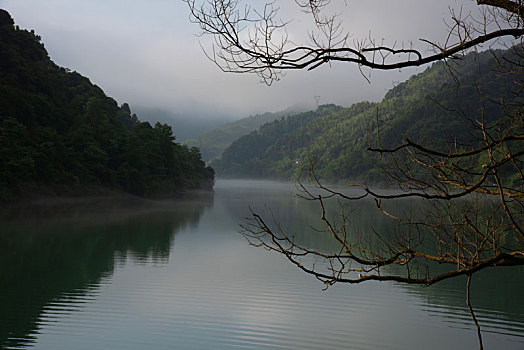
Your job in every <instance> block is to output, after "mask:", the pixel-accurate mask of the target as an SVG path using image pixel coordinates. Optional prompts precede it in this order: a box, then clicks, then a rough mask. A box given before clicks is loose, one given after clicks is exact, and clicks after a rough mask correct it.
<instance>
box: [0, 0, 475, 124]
mask: <svg viewBox="0 0 524 350" xmlns="http://www.w3.org/2000/svg"><path fill="white" fill-rule="evenodd" d="M335 1H336V0H335ZM252 3H253V4H255V5H257V4H258V5H260V4H261V3H263V1H262V0H256V1H252ZM282 3H283V16H284V17H285V18H287V19H292V18H294V19H295V20H294V22H293V23H292V26H291V27H290V35H295V34H296V36H297V37H300V36H301V35H302V34H303V33H304V31H305V30H306V29H307V28H306V22H305V21H303V20H302V19H301V17H296V16H294V14H293V12H291V10H290V9H288V7H289V6H290V4H292V3H294V1H292V0H283V1H282ZM347 3H348V7H347V8H346V9H345V12H344V19H345V22H344V26H345V30H346V31H348V32H350V33H352V34H353V35H354V38H356V39H358V38H363V37H367V36H369V35H371V36H372V37H374V38H377V39H379V40H381V39H384V40H386V42H388V43H393V42H395V41H397V42H405V43H407V42H409V41H410V40H411V41H415V42H416V41H418V39H419V38H421V37H423V38H428V39H434V40H437V41H438V40H442V39H443V37H444V35H445V29H446V27H445V23H444V21H443V20H444V18H449V7H450V6H451V8H455V9H458V8H460V6H463V7H464V8H465V11H468V9H471V8H473V7H474V4H475V1H473V0H462V1H459V0H433V1H430V0H414V1H409V0H394V1H392V0H367V1H354V0H353V1H352V0H347ZM0 7H1V8H4V9H6V10H8V11H9V12H10V13H11V15H12V16H13V18H14V20H15V22H16V24H18V25H19V26H20V27H22V28H24V29H34V30H35V32H36V33H37V34H39V35H40V36H41V37H42V42H43V43H44V44H45V47H46V48H47V50H48V51H49V54H50V56H51V59H53V60H54V61H55V62H56V63H57V64H58V65H60V66H63V67H68V68H70V69H72V70H75V71H78V72H79V73H81V74H82V75H85V76H87V77H89V78H90V79H91V81H92V82H93V83H95V84H97V85H99V86H100V87H101V88H102V89H103V90H104V91H105V92H106V94H108V95H109V96H112V97H113V98H115V99H116V100H117V101H118V102H119V103H123V102H128V103H129V104H130V105H131V106H137V105H140V106H149V107H159V108H163V109H166V110H170V111H172V112H175V113H178V114H186V115H188V116H190V115H195V114H196V115H205V116H208V117H210V118H213V117H216V118H218V117H221V116H224V115H230V116H234V117H243V116H247V115H251V114H255V113H262V112H265V111H278V110H282V109H285V108H287V107H289V106H293V105H296V104H300V105H304V104H309V105H314V104H315V100H314V96H315V95H319V96H321V101H320V103H337V104H340V105H344V106H349V105H351V104H352V103H354V102H358V101H362V100H375V101H376V100H380V99H381V98H382V97H383V95H384V93H385V92H386V91H387V90H388V89H390V88H391V87H392V85H393V83H394V82H395V81H401V80H405V79H406V78H407V77H408V76H409V75H411V74H413V73H415V72H417V70H413V69H411V70H410V69H406V70H404V71H402V72H398V71H395V72H373V73H372V76H371V84H369V83H368V82H366V80H365V79H364V78H363V77H362V76H361V75H360V73H359V71H358V69H357V67H355V66H353V65H349V64H343V63H339V64H333V65H332V66H331V67H329V66H326V67H322V68H320V69H317V70H315V71H312V72H305V71H301V72H291V73H288V74H287V76H286V77H285V78H284V79H283V80H282V81H279V82H277V83H276V84H274V85H272V86H271V87H268V86H266V85H263V84H261V83H259V78H258V77H257V76H255V75H239V74H228V73H222V72H221V71H220V70H218V68H217V67H216V66H215V65H214V64H213V63H212V62H210V61H209V60H208V59H207V58H205V56H204V55H203V53H202V50H201V48H200V45H199V40H204V41H205V39H199V38H198V37H196V35H195V34H197V33H198V27H197V26H196V25H195V24H192V23H190V21H189V19H188V15H189V11H188V9H187V5H186V4H184V3H183V2H182V1H181V0H89V1H86V0H0ZM204 45H206V42H204ZM418 71H420V69H418Z"/></svg>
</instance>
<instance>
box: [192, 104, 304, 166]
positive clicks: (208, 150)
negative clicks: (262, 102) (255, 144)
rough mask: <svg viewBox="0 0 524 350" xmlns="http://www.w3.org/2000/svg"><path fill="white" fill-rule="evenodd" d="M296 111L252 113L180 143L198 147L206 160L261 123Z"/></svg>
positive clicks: (219, 153) (216, 155) (212, 157)
mask: <svg viewBox="0 0 524 350" xmlns="http://www.w3.org/2000/svg"><path fill="white" fill-rule="evenodd" d="M297 113H298V111H297V109H296V108H295V109H287V110H284V111H281V112H276V113H270V112H267V113H264V114H257V115H253V116H250V117H247V118H243V119H240V120H235V121H233V122H230V123H227V124H226V125H223V126H221V127H219V128H217V129H214V130H212V131H210V132H208V133H206V134H204V135H202V136H200V137H198V138H195V139H191V140H186V141H184V142H182V143H183V144H184V145H187V146H188V147H198V148H199V149H200V151H201V152H202V159H204V160H205V161H206V162H208V161H211V160H213V159H216V158H219V157H220V156H221V155H222V152H223V151H224V150H225V149H226V148H227V147H228V146H229V145H231V144H232V143H233V141H235V140H237V139H238V138H240V137H241V136H244V135H247V134H249V133H250V132H252V131H253V130H256V129H258V128H259V127H260V126H261V125H262V124H265V123H267V122H271V121H273V120H276V119H280V118H282V117H286V116H290V115H294V114H297Z"/></svg>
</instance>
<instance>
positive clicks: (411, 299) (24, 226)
mask: <svg viewBox="0 0 524 350" xmlns="http://www.w3.org/2000/svg"><path fill="white" fill-rule="evenodd" d="M294 193H296V188H295V187H294V185H293V184H289V183H283V182H270V181H236V180H227V181H225V180H221V181H218V183H217V185H216V189H215V193H214V195H209V194H208V195H206V194H202V193H200V194H193V195H188V196H187V198H184V199H181V200H175V201H163V202H155V201H143V200H132V201H131V200H129V199H124V200H108V199H105V200H104V199H91V200H84V201H82V200H72V201H68V202H65V203H64V202H61V203H60V202H57V203H53V204H50V203H45V205H43V204H42V203H41V204H36V205H32V206H30V207H25V208H22V207H19V208H15V209H10V210H7V211H5V210H4V211H2V212H1V214H0V280H1V281H2V288H1V289H0V348H2V349H26V348H35V349H115V348H122V349H232V348H242V349H246V348H251V349H275V348H279V349H339V348H351V349H420V348H423V349H465V348H475V347H477V346H478V345H477V340H476V334H475V329H474V325H473V323H472V321H471V319H470V316H469V312H468V310H467V308H466V305H465V285H464V281H463V280H461V279H455V280H450V281H447V282H444V283H441V284H437V285H434V286H431V287H420V286H406V285H400V284H395V283H375V282H371V283H364V284H360V285H351V286H350V285H342V284H339V285H335V286H333V287H331V288H329V289H328V290H327V291H323V290H322V289H323V285H322V284H321V283H319V282H318V281H316V280H315V279H314V278H313V277H311V276H308V275H306V274H304V273H302V272H301V271H299V270H298V269H296V267H294V266H292V265H291V264H289V263H288V262H287V261H286V260H285V258H284V257H282V256H280V255H278V254H274V253H270V252H267V251H265V250H263V249H260V248H255V247H251V246H249V245H248V243H247V241H246V240H245V238H244V237H243V236H242V235H241V234H240V233H239V231H240V227H239V224H241V223H242V222H244V218H246V217H247V216H248V215H249V208H250V207H251V208H252V209H253V210H256V211H257V212H260V214H263V215H267V213H269V212H272V213H273V214H274V215H275V218H276V219H277V220H280V221H281V222H282V223H283V224H284V228H285V229H286V230H292V231H293V232H294V233H295V234H296V235H297V237H298V238H299V239H301V240H303V241H304V242H307V244H311V245H313V246H316V247H318V246H321V247H323V246H325V247H329V244H330V243H329V242H326V241H323V240H321V239H319V237H318V235H316V234H315V231H314V230H311V226H315V225H319V222H318V218H319V212H318V208H316V207H315V206H314V205H312V203H307V202H304V201H302V200H299V199H298V198H296V197H295V196H294ZM371 204H372V203H371ZM369 208H370V207H369V206H368V204H367V203H365V202H363V203H359V204H358V206H356V207H355V208H354V210H355V213H356V214H357V215H356V217H357V218H359V219H358V220H357V221H356V222H355V223H354V224H355V225H358V226H359V227H360V228H362V229H365V228H367V227H369V225H371V224H375V225H383V224H386V223H385V222H382V221H380V219H379V218H377V217H374V216H373V214H372V211H370V210H368V209H369ZM522 272H523V271H522V268H516V269H503V270H497V271H495V270H488V271H486V272H483V273H481V274H478V275H476V276H475V278H474V279H473V285H472V287H473V290H472V298H473V299H472V302H473V307H474V308H475V310H476V312H477V317H478V318H479V322H480V324H481V327H482V330H483V336H484V344H485V346H486V349H522V348H523V347H524V303H523V302H522V300H521V297H520V295H521V293H520V291H522V290H523V288H524V281H523V279H522Z"/></svg>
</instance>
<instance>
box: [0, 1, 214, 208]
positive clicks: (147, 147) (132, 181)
mask: <svg viewBox="0 0 524 350" xmlns="http://www.w3.org/2000/svg"><path fill="white" fill-rule="evenodd" d="M39 41H40V37H39V36H37V35H35V34H34V32H33V31H31V32H28V31H26V30H20V29H19V28H18V27H15V26H14V22H13V20H12V19H11V17H10V15H9V14H8V13H7V12H6V11H4V10H0V198H3V199H6V198H7V199H9V198H17V197H20V196H25V195H27V194H30V193H32V192H33V191H36V192H37V193H38V192H41V193H53V194H55V193H56V194H62V193H73V192H74V193H91V192H93V191H100V190H103V191H105V190H108V189H110V190H116V191H125V192H129V193H132V194H135V195H141V196H150V195H155V196H156V195H169V194H172V193H174V192H179V191H183V190H186V189H190V188H201V187H208V188H209V187H211V186H212V183H213V177H214V172H213V169H211V168H209V167H208V168H206V167H205V165H204V162H203V161H202V160H201V156H200V152H199V151H198V150H197V149H195V148H193V149H189V148H188V147H186V146H182V145H179V144H177V143H175V142H174V136H173V132H172V130H171V127H170V126H168V125H165V124H160V123H157V124H156V125H154V126H151V125H150V124H149V123H148V122H140V121H139V120H138V119H137V117H136V115H134V114H133V115H132V114H131V111H130V109H129V106H128V105H127V104H124V105H123V106H121V107H119V106H118V105H117V103H116V102H115V101H114V100H113V99H111V98H110V97H107V96H106V95H105V94H104V92H103V91H102V90H101V89H100V88H99V87H97V86H96V85H93V84H91V82H90V81H89V79H87V78H85V77H83V76H81V75H80V74H78V73H76V72H70V71H69V70H67V69H64V68H60V67H58V66H56V65H55V64H54V63H53V62H52V61H51V60H50V59H49V56H48V53H47V51H46V50H45V48H44V46H43V45H42V44H41V43H40V42H39Z"/></svg>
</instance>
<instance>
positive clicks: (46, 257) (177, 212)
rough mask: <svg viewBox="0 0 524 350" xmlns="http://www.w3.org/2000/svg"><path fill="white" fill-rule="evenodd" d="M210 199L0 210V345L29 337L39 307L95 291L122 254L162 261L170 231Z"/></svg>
mask: <svg viewBox="0 0 524 350" xmlns="http://www.w3.org/2000/svg"><path fill="white" fill-rule="evenodd" d="M212 199H213V198H212V196H210V195H209V194H207V195H206V194H202V195H200V196H194V197H192V200H190V201H184V202H177V201H164V202H154V201H144V200H138V199H132V198H126V199H106V200H102V199H91V200H87V199H85V200H78V199H72V200H66V201H48V202H41V203H36V204H31V205H24V206H17V207H10V208H6V209H4V210H2V211H1V212H0V281H2V282H1V286H2V288H1V289H0V348H21V347H24V346H26V345H28V344H30V343H32V342H33V341H34V339H35V333H37V332H38V327H39V323H40V322H41V320H40V316H41V315H42V312H43V310H44V309H45V308H46V307H49V305H52V304H53V303H55V302H56V301H60V305H63V308H64V307H65V308H66V309H67V308H71V307H73V308H74V307H76V306H78V305H81V304H82V302H85V301H86V300H89V299H90V298H95V297H96V294H97V291H98V287H99V285H100V283H101V281H102V280H103V279H104V278H107V277H108V276H111V275H112V274H113V272H114V270H115V268H117V267H118V266H119V265H122V264H124V263H125V262H126V261H132V262H134V263H141V264H146V263H154V264H165V263H167V262H168V261H169V254H170V250H171V247H172V245H173V240H174V237H175V234H176V232H177V231H178V230H179V229H181V228H183V227H185V226H188V225H193V226H194V225H196V224H197V223H198V221H199V218H200V216H201V215H202V213H203V212H204V210H205V208H206V207H210V206H211V205H212ZM68 300H69V301H68ZM71 300H76V301H79V303H76V304H73V303H71ZM60 305H55V307H60ZM75 305H76V306H75ZM71 311H72V310H71Z"/></svg>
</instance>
